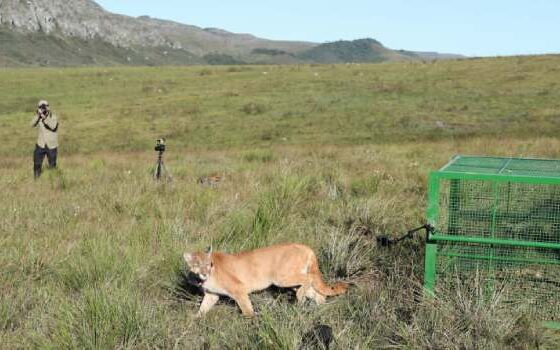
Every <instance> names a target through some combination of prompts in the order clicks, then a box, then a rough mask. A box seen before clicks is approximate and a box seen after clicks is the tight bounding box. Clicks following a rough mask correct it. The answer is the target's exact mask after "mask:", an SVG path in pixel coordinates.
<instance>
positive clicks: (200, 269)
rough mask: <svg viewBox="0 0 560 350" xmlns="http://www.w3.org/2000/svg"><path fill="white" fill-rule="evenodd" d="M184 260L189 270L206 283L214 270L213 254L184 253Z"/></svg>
mask: <svg viewBox="0 0 560 350" xmlns="http://www.w3.org/2000/svg"><path fill="white" fill-rule="evenodd" d="M183 258H185V262H186V263H187V265H188V266H189V269H190V270H191V271H192V272H193V273H195V274H196V275H197V276H198V278H200V279H201V280H202V281H206V280H207V279H208V277H209V276H210V272H211V270H212V267H213V264H212V253H184V254H183Z"/></svg>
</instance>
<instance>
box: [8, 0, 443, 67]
mask: <svg viewBox="0 0 560 350" xmlns="http://www.w3.org/2000/svg"><path fill="white" fill-rule="evenodd" d="M361 42H362V41H358V42H357V43H355V44H353V43H352V42H349V44H348V45H346V46H347V47H345V48H343V49H341V48H339V47H338V46H340V45H338V46H337V47H332V45H329V44H326V45H320V44H317V43H309V42H297V41H274V40H266V39H261V38H257V37H255V36H253V35H250V34H236V33H231V32H228V31H225V30H222V29H218V28H200V27H197V26H192V25H187V24H181V23H176V22H172V21H166V20H161V19H155V18H151V17H149V16H141V17H138V18H133V17H129V16H123V15H118V14H113V13H110V12H108V11H105V10H104V9H103V8H102V7H101V6H99V5H98V4H97V3H95V2H94V1H91V0H34V1H20V0H3V1H1V2H0V44H1V45H0V65H4V66H16V65H25V66H30V65H31V66H33V65H35V66H79V65H115V64H118V65H188V64H204V63H206V64H256V63H261V64H270V63H277V64H278V63H284V64H286V63H316V62H322V61H324V60H325V57H327V56H328V57H331V58H329V59H328V61H329V62H338V63H343V62H344V59H345V58H347V57H351V58H352V57H353V58H356V59H360V60H361V61H362V62H374V61H385V60H393V59H402V57H403V55H402V54H400V53H398V52H395V51H392V50H390V49H387V48H384V47H383V46H382V45H381V44H379V43H377V44H376V45H374V46H371V49H372V50H370V51H371V52H369V53H367V52H364V51H363V49H362V48H361V46H360V45H361ZM354 48H355V49H356V50H358V51H360V50H361V51H360V52H356V53H355V54H352V53H345V54H341V53H340V51H341V50H342V51H348V50H352V49H354ZM332 50H334V52H331V51H332ZM329 52H331V53H329ZM410 57H414V56H410ZM410 57H409V59H410ZM442 57H443V56H442ZM315 58H317V59H318V60H317V61H316V60H315ZM432 58H439V56H438V55H437V54H435V55H432Z"/></svg>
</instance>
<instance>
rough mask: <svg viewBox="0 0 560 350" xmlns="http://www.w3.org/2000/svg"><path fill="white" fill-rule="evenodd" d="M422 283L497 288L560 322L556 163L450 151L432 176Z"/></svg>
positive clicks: (434, 287)
mask: <svg viewBox="0 0 560 350" xmlns="http://www.w3.org/2000/svg"><path fill="white" fill-rule="evenodd" d="M428 192H429V193H428V213H427V216H428V223H429V224H431V225H432V226H433V227H434V230H433V231H432V232H431V233H430V234H429V236H428V242H427V245H426V258H425V277H424V286H425V289H426V290H427V291H428V292H429V293H432V294H434V293H437V292H438V290H439V289H444V288H445V287H446V284H447V287H451V286H452V284H453V283H455V282H457V281H461V282H462V283H469V281H472V283H475V280H476V283H481V282H482V283H484V286H485V288H487V289H488V290H490V291H491V290H495V289H496V288H500V291H501V293H502V295H503V297H504V298H505V299H506V300H507V301H508V302H511V303H519V304H521V303H523V305H528V306H529V308H528V312H530V313H531V314H533V315H534V316H535V317H537V318H540V319H542V320H543V321H549V322H550V323H551V324H554V325H559V323H558V322H559V321H560V161H558V160H543V159H520V158H495V157H472V156H456V157H454V158H453V159H452V160H451V161H450V162H449V163H448V164H447V165H445V166H444V167H443V168H441V169H440V170H439V171H435V172H432V173H431V174H430V179H429V186H428Z"/></svg>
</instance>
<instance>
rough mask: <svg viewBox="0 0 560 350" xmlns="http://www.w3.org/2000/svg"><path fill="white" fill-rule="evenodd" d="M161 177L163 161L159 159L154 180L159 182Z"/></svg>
mask: <svg viewBox="0 0 560 350" xmlns="http://www.w3.org/2000/svg"><path fill="white" fill-rule="evenodd" d="M160 177H161V160H159V159H158V161H157V162H156V166H155V169H154V178H155V179H156V180H159V179H160Z"/></svg>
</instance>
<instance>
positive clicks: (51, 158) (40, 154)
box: [33, 145, 58, 178]
mask: <svg viewBox="0 0 560 350" xmlns="http://www.w3.org/2000/svg"><path fill="white" fill-rule="evenodd" d="M57 150H58V149H57V148H53V149H49V148H48V147H45V148H43V147H39V145H35V152H33V174H35V178H38V177H39V176H41V170H42V168H43V160H44V159H45V156H47V160H48V162H49V168H51V169H54V168H56V156H57V154H58V152H57Z"/></svg>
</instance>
